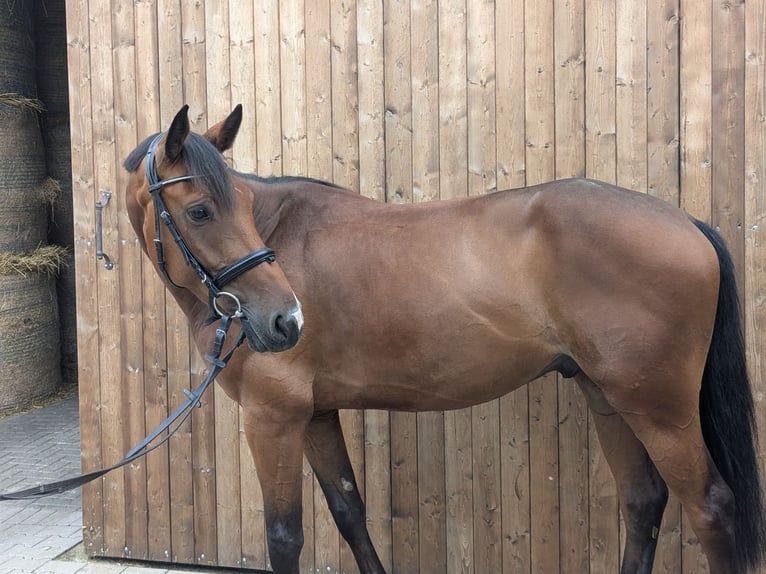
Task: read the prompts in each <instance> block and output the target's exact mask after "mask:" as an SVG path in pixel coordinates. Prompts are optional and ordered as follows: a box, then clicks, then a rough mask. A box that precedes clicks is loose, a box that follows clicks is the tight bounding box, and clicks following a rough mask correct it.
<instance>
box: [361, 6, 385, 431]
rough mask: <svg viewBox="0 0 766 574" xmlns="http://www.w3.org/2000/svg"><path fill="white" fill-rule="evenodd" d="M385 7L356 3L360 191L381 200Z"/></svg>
mask: <svg viewBox="0 0 766 574" xmlns="http://www.w3.org/2000/svg"><path fill="white" fill-rule="evenodd" d="M383 11H384V10H383V4H382V3H380V2H375V1H374V0H361V1H360V2H359V3H358V4H357V56H358V58H359V69H358V83H359V192H360V193H361V194H362V195H364V196H366V197H371V198H373V199H377V200H380V201H384V200H385V198H386V190H385V184H386V145H385V139H386V138H385V119H384V116H385V88H384V79H385V55H384V49H383V45H384V25H383V19H384V18H383ZM373 416H378V415H373ZM385 418H386V420H388V415H385ZM381 422H382V421H381Z"/></svg>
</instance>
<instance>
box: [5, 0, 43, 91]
mask: <svg viewBox="0 0 766 574" xmlns="http://www.w3.org/2000/svg"><path fill="white" fill-rule="evenodd" d="M34 4H35V3H34V2H31V1H29V0H19V1H16V2H0V92H15V93H17V94H21V95H23V96H27V97H35V96H36V95H37V88H36V81H35V41H34V34H33V17H32V16H33V10H34Z"/></svg>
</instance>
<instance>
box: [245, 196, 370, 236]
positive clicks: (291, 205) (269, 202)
mask: <svg viewBox="0 0 766 574" xmlns="http://www.w3.org/2000/svg"><path fill="white" fill-rule="evenodd" d="M247 185H248V188H249V189H250V190H251V192H252V193H253V216H254V218H255V227H256V229H257V230H258V234H259V235H260V236H261V238H262V239H263V240H264V242H265V243H266V245H268V244H269V239H270V238H271V236H272V234H273V233H274V232H275V230H276V229H277V227H279V225H280V224H281V223H284V222H286V221H289V222H290V224H291V225H300V224H306V223H307V222H306V221H303V217H302V216H298V217H297V218H296V217H293V218H292V219H290V215H293V216H295V215H296V214H298V213H299V212H300V213H302V214H304V215H305V214H310V217H311V218H312V219H314V220H316V219H319V218H321V217H322V216H323V215H325V214H326V213H327V210H328V209H330V208H332V211H333V212H336V211H337V210H339V209H342V207H341V206H342V204H344V203H345V202H346V201H358V200H360V199H362V198H361V197H360V196H359V195H357V194H355V193H351V192H349V191H348V190H345V189H342V188H336V187H333V186H330V185H324V184H322V183H319V182H312V181H285V182H275V183H272V182H268V183H266V182H261V181H248V182H247ZM299 220H300V221H299ZM294 231H295V232H298V231H300V230H299V229H295V230H294Z"/></svg>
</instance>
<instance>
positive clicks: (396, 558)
mask: <svg viewBox="0 0 766 574" xmlns="http://www.w3.org/2000/svg"><path fill="white" fill-rule="evenodd" d="M390 421H391V530H392V544H393V547H394V552H393V556H392V562H393V570H394V572H407V573H409V572H418V571H419V566H418V549H419V539H418V503H417V485H418V476H417V473H418V469H417V462H416V461H415V460H413V459H414V458H415V457H416V456H417V441H418V436H417V424H416V419H414V417H412V416H410V415H409V414H407V413H401V412H392V413H391V414H390ZM425 571H426V572H428V569H426V570H425Z"/></svg>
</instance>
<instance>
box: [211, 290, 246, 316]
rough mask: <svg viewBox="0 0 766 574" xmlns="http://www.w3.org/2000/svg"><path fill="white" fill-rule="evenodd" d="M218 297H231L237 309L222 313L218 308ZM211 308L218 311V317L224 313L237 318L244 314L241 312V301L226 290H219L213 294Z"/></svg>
mask: <svg viewBox="0 0 766 574" xmlns="http://www.w3.org/2000/svg"><path fill="white" fill-rule="evenodd" d="M219 297H228V298H229V299H231V300H232V301H233V302H234V304H235V305H236V306H237V310H236V311H234V312H233V313H224V312H223V311H221V310H220V309H219V308H218V298H219ZM213 310H214V311H215V312H216V313H218V316H219V317H223V316H224V315H231V316H232V317H235V318H237V319H239V318H240V317H244V316H245V314H244V313H243V312H242V303H240V302H239V299H238V298H237V296H236V295H234V294H233V293H229V292H228V291H219V292H218V293H216V294H215V295H213Z"/></svg>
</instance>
